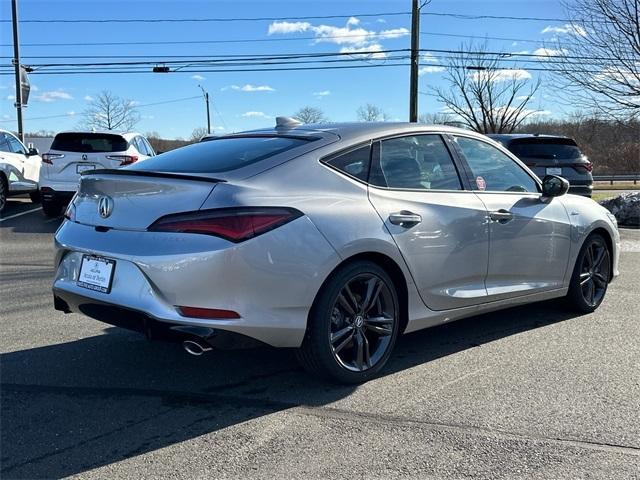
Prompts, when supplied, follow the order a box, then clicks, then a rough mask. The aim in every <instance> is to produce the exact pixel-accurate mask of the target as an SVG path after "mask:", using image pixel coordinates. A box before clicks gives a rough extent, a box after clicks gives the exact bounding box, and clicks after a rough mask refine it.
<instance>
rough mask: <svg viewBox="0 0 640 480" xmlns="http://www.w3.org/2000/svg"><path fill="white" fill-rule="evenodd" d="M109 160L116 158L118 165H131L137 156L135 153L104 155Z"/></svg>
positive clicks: (136, 159)
mask: <svg viewBox="0 0 640 480" xmlns="http://www.w3.org/2000/svg"><path fill="white" fill-rule="evenodd" d="M106 157H107V158H108V159H109V160H117V161H119V162H120V166H121V167H123V166H125V165H131V164H132V163H136V162H137V161H138V157H137V156H135V155H106Z"/></svg>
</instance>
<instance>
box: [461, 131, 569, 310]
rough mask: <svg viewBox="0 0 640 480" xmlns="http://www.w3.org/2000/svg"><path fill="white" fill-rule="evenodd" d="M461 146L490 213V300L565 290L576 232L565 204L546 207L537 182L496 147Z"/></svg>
mask: <svg viewBox="0 0 640 480" xmlns="http://www.w3.org/2000/svg"><path fill="white" fill-rule="evenodd" d="M455 144H456V145H457V146H458V148H459V150H460V151H461V153H462V155H463V156H464V159H465V160H466V164H467V166H468V168H467V171H468V173H469V174H470V177H471V178H470V183H471V185H472V186H473V187H474V188H475V190H474V191H475V192H476V195H477V196H478V198H479V199H480V200H481V201H482V203H483V204H484V205H485V207H486V209H487V212H488V220H489V226H490V227H489V245H490V251H489V267H488V269H487V279H486V287H487V293H488V295H489V299H490V300H500V299H503V298H510V297H516V296H520V295H524V294H529V293H535V292H537V291H543V290H552V289H556V288H561V287H562V285H563V281H564V276H565V272H566V270H567V261H568V258H569V248H570V229H571V225H570V222H569V216H568V214H567V212H566V210H565V208H564V206H563V205H562V203H561V202H560V201H558V200H554V199H549V200H545V201H542V200H541V194H540V192H539V188H538V183H537V182H536V181H535V179H534V178H533V177H532V176H531V175H530V174H529V173H528V172H527V171H525V169H524V168H522V167H521V166H520V165H519V163H518V162H516V161H515V160H514V159H512V158H511V157H509V156H508V155H506V154H505V153H503V152H502V151H500V150H499V149H497V148H496V147H494V146H493V145H491V144H489V143H487V142H483V141H481V140H478V139H475V138H470V137H464V136H456V137H455Z"/></svg>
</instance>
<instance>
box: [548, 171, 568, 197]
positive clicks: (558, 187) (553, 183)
mask: <svg viewBox="0 0 640 480" xmlns="http://www.w3.org/2000/svg"><path fill="white" fill-rule="evenodd" d="M568 191H569V180H567V179H566V178H562V177H558V176H557V175H546V176H545V177H544V178H543V179H542V196H543V197H548V198H551V197H559V196H561V195H564V194H565V193H567V192H568Z"/></svg>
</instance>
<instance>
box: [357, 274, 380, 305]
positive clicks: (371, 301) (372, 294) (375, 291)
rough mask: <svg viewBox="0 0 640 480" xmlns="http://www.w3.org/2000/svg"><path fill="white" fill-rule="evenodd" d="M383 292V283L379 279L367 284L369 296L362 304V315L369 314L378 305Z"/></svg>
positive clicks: (367, 295) (375, 278) (372, 279)
mask: <svg viewBox="0 0 640 480" xmlns="http://www.w3.org/2000/svg"><path fill="white" fill-rule="evenodd" d="M381 290H382V282H381V281H380V279H378V278H377V277H373V278H371V280H369V281H368V282H367V294H366V296H365V299H364V302H362V313H367V312H368V311H369V310H371V308H372V307H373V306H374V305H375V304H376V302H377V300H378V296H379V295H380V291H381Z"/></svg>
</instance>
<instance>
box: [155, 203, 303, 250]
mask: <svg viewBox="0 0 640 480" xmlns="http://www.w3.org/2000/svg"><path fill="white" fill-rule="evenodd" d="M300 216H302V213H301V212H299V211H298V210H296V209H293V208H284V207H243V208H222V209H216V210H204V211H200V212H191V213H179V214H174V215H167V216H165V217H162V218H160V219H158V220H156V221H155V222H154V223H153V224H152V225H151V226H150V227H149V228H148V230H149V231H152V232H179V233H200V234H203V235H214V236H216V237H221V238H224V239H226V240H229V241H231V242H235V243H238V242H242V241H244V240H248V239H250V238H253V237H257V236H258V235H262V234H263V233H266V232H268V231H270V230H273V229H274V228H278V227H280V226H282V225H284V224H285V223H289V222H290V221H292V220H295V219H296V218H298V217H300Z"/></svg>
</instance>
